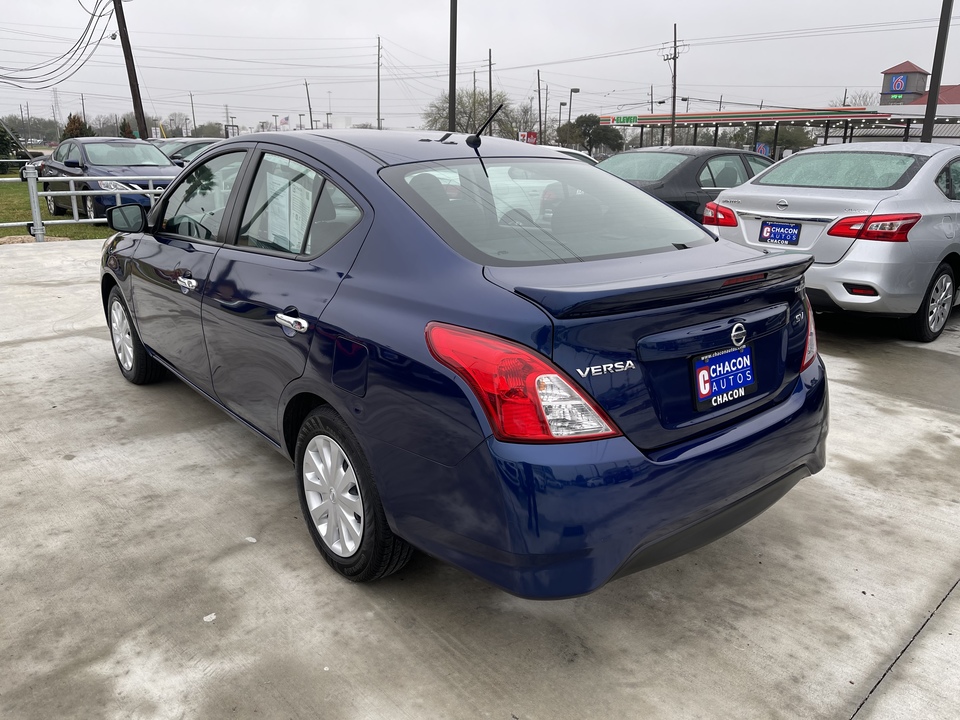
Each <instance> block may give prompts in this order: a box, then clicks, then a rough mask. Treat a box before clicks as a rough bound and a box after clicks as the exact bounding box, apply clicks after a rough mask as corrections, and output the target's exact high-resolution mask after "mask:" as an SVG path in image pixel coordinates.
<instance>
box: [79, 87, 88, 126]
mask: <svg viewBox="0 0 960 720" xmlns="http://www.w3.org/2000/svg"><path fill="white" fill-rule="evenodd" d="M80 113H81V115H82V116H83V124H84V125H86V124H87V105H86V103H84V102H83V93H80Z"/></svg>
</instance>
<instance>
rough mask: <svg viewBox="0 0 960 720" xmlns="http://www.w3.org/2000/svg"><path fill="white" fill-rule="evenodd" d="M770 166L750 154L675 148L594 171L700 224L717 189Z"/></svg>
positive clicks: (620, 159)
mask: <svg viewBox="0 0 960 720" xmlns="http://www.w3.org/2000/svg"><path fill="white" fill-rule="evenodd" d="M771 164H773V161H772V160H771V159H770V158H768V157H765V156H763V155H760V154H758V153H755V152H750V151H748V150H737V149H736V148H723V147H710V146H706V145H675V146H668V147H646V148H638V149H636V150H627V151H625V152H622V153H619V154H618V155H613V156H611V157H609V158H607V159H606V160H603V161H601V162H600V164H599V165H597V167H599V168H600V169H601V170H606V171H607V172H609V173H613V174H614V175H616V176H617V177H619V178H622V179H624V180H626V181H627V182H629V183H631V184H632V185H636V186H637V187H638V188H641V189H642V190H646V191H647V192H648V193H650V194H651V195H653V196H654V197H655V198H659V199H660V200H663V201H664V202H665V203H667V204H668V205H672V206H673V207H675V208H676V209H677V210H679V211H680V212H682V213H685V214H686V215H689V216H690V217H691V218H693V219H694V220H696V221H697V222H700V221H701V220H703V209H704V207H706V204H707V203H708V202H710V201H712V200H715V199H716V197H717V195H719V194H720V191H721V190H723V189H724V188H731V187H734V186H736V185H740V184H741V183H744V182H746V181H747V180H749V179H750V178H751V177H753V176H754V175H756V174H757V173H758V172H760V171H762V170H765V169H767V168H768V167H770V165H771Z"/></svg>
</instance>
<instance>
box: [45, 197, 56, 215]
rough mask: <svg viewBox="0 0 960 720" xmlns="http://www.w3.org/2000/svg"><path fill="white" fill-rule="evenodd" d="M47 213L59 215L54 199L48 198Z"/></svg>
mask: <svg viewBox="0 0 960 720" xmlns="http://www.w3.org/2000/svg"><path fill="white" fill-rule="evenodd" d="M47 212H48V213H50V214H51V215H56V213H57V206H56V203H54V202H53V198H52V197H50V196H47Z"/></svg>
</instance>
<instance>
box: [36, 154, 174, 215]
mask: <svg viewBox="0 0 960 720" xmlns="http://www.w3.org/2000/svg"><path fill="white" fill-rule="evenodd" d="M179 172H180V167H179V166H177V165H176V164H174V163H173V161H172V160H170V158H168V157H167V156H166V155H164V154H163V153H162V152H160V150H158V149H157V147H156V146H155V145H153V144H151V143H148V142H146V141H145V140H131V139H128V138H108V137H83V138H72V139H70V140H64V141H63V142H62V143H60V144H59V145H58V146H57V149H56V150H54V151H53V153H52V154H51V156H50V157H49V158H47V159H46V161H45V162H44V164H43V168H42V171H41V177H42V181H43V189H44V190H45V191H47V190H54V191H63V190H69V189H70V186H69V184H68V183H67V182H66V180H68V179H69V178H71V177H116V178H118V179H117V180H100V181H84V182H81V183H79V184H77V186H76V189H77V190H110V191H114V192H115V191H120V190H146V189H148V188H149V185H150V183H149V182H148V181H146V180H123V178H124V177H125V176H126V177H146V176H150V177H154V178H156V179H154V180H153V187H154V188H165V187H166V186H167V184H168V183H169V182H170V179H171V178H173V177H175V176H176V175H177V174H179ZM119 197H120V203H121V204H126V203H138V204H140V205H143V206H144V207H148V208H149V207H150V205H151V203H152V198H151V197H150V196H149V195H135V194H130V195H120V196H119ZM78 201H79V202H82V203H83V204H82V209H81V213H82V214H83V215H85V216H86V217H87V218H89V219H93V218H98V217H103V215H104V213H105V211H106V209H107V208H109V207H113V206H114V205H116V204H117V195H86V196H83V197H82V198H80V199H79V200H78ZM72 207H73V203H72V200H71V198H70V196H66V195H61V196H47V210H48V211H49V212H50V214H51V215H63V214H64V213H65V212H66V211H67V210H68V209H71V208H72Z"/></svg>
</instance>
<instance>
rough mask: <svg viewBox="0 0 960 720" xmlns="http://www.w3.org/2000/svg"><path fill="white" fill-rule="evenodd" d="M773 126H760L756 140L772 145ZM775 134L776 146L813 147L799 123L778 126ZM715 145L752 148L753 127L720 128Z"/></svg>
mask: <svg viewBox="0 0 960 720" xmlns="http://www.w3.org/2000/svg"><path fill="white" fill-rule="evenodd" d="M774 132H775V131H774V128H772V127H761V128H760V132H759V133H758V135H757V142H762V143H766V144H767V145H770V146H771V149H772V147H773V136H774ZM776 135H777V148H778V149H790V150H794V151H796V150H802V149H803V148H808V147H813V145H814V143H815V140H814V138H813V137H812V135H811V134H810V132H808V131H807V129H806V128H805V127H801V126H799V125H786V126H783V125H781V126H780V132H778V133H776ZM717 145H719V146H721V147H736V148H747V149H750V150H752V149H753V148H754V145H753V128H752V127H749V126H748V127H739V128H737V129H736V130H721V131H720V136H719V137H718V138H717Z"/></svg>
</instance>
